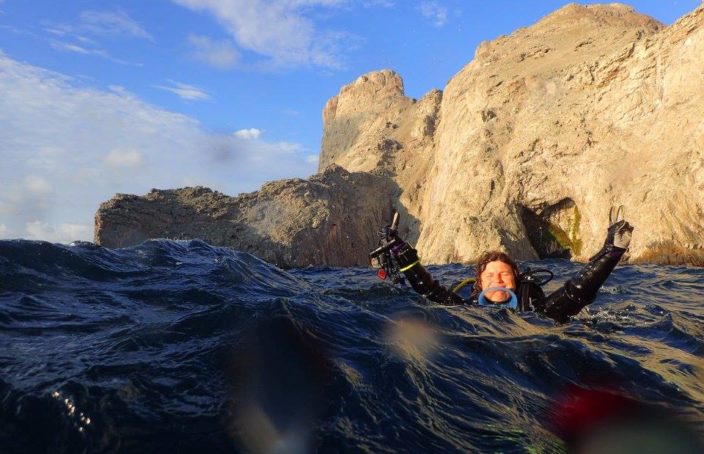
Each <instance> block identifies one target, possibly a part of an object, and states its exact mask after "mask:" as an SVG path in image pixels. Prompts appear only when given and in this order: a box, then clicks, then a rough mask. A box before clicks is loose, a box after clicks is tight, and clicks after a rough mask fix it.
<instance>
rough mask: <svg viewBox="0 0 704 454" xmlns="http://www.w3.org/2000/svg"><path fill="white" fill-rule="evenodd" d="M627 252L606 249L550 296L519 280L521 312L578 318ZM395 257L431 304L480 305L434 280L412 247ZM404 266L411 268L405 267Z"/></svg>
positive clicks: (564, 319) (560, 320)
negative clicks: (576, 316) (575, 316)
mask: <svg viewBox="0 0 704 454" xmlns="http://www.w3.org/2000/svg"><path fill="white" fill-rule="evenodd" d="M624 252H626V250H625V249H621V248H619V247H616V246H614V245H612V244H607V245H605V246H604V247H603V248H602V249H601V250H600V251H599V253H597V254H596V255H595V256H594V257H592V258H591V260H590V261H589V263H587V264H586V265H585V266H584V268H583V269H582V270H581V271H580V272H579V273H578V274H577V275H576V276H574V277H573V278H571V279H569V280H568V281H567V282H565V285H563V286H562V287H560V288H559V289H558V290H556V291H554V292H553V293H551V294H550V295H548V296H545V294H544V293H543V291H542V289H541V288H540V287H539V286H538V285H537V284H535V283H533V282H531V281H530V279H519V281H518V282H517V286H518V288H517V291H516V296H517V297H518V307H517V309H518V310H519V311H535V312H538V313H541V314H544V315H546V316H547V317H550V318H551V319H553V320H555V321H556V322H558V323H565V322H567V321H568V320H569V317H571V316H573V315H576V314H577V313H579V311H581V310H582V308H583V307H584V306H586V305H588V304H590V303H591V302H592V301H594V298H596V295H597V292H598V291H599V288H600V287H601V285H602V284H603V283H604V281H606V279H607V278H608V277H609V275H610V274H611V271H612V270H613V269H614V267H616V265H617V264H618V262H619V260H621V256H622V255H623V254H624ZM394 255H395V256H396V257H397V260H398V262H399V264H401V266H402V267H403V268H402V269H403V274H404V275H405V276H406V278H407V279H408V281H409V282H410V284H411V286H412V287H413V289H414V290H415V291H416V292H418V293H420V294H421V295H423V296H424V297H426V298H428V299H429V300H431V301H433V302H435V303H439V304H445V305H453V306H454V305H459V304H472V305H477V304H478V302H477V297H478V295H477V296H475V297H474V298H472V299H470V300H466V299H464V298H462V297H461V296H459V295H458V294H456V293H454V292H452V291H450V290H448V289H447V288H445V287H443V286H442V285H440V283H439V282H438V281H437V280H435V279H433V277H432V276H431V275H430V273H428V271H427V270H426V269H425V268H424V267H423V265H421V264H420V263H419V262H418V254H417V252H416V250H415V249H413V248H412V247H411V246H409V245H407V244H405V245H404V247H402V248H399V249H397V250H396V251H395V253H394ZM404 264H407V265H406V266H404ZM477 278H478V277H477Z"/></svg>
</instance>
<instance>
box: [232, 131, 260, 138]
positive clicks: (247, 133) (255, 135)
mask: <svg viewBox="0 0 704 454" xmlns="http://www.w3.org/2000/svg"><path fill="white" fill-rule="evenodd" d="M261 135H262V131H261V130H260V129H257V128H249V129H240V130H239V131H235V132H234V136H235V137H239V138H240V139H248V140H249V139H258V138H259V137H260V136H261Z"/></svg>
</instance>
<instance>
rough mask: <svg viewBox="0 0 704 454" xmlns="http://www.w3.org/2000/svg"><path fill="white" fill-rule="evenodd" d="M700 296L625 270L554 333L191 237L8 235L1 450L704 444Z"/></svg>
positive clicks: (641, 271)
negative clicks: (107, 244) (133, 242)
mask: <svg viewBox="0 0 704 454" xmlns="http://www.w3.org/2000/svg"><path fill="white" fill-rule="evenodd" d="M523 265H530V266H533V267H535V266H539V267H543V268H548V269H550V270H552V271H553V272H554V273H555V275H556V279H555V280H554V281H552V282H550V283H548V284H547V285H546V290H547V291H548V292H549V291H550V290H554V289H556V288H557V287H558V286H559V285H561V283H562V282H564V280H565V279H566V278H567V277H568V276H569V275H571V274H573V273H575V272H576V271H578V270H579V267H580V265H579V264H574V263H570V262H568V261H564V260H550V261H543V262H540V263H533V264H523ZM429 270H430V271H431V272H432V273H433V275H434V276H435V277H436V278H438V279H439V280H440V281H441V282H443V283H446V284H448V285H449V284H451V283H452V282H454V281H457V280H459V279H461V278H463V277H466V276H467V275H468V273H470V274H471V272H470V271H469V270H467V269H466V268H464V267H462V266H458V265H448V266H440V267H432V266H431V267H429ZM703 293H704V269H697V268H687V267H672V266H648V265H642V266H630V265H624V266H620V267H618V268H617V269H616V270H615V271H614V273H613V274H612V276H611V277H610V278H609V280H608V281H607V283H606V285H605V286H604V287H603V288H602V290H601V292H600V295H599V297H598V298H597V301H596V302H595V303H594V304H592V306H590V310H589V313H582V314H580V316H579V317H578V318H577V319H576V320H573V321H571V322H570V323H568V324H565V325H561V326H558V325H555V324H554V323H553V322H552V321H550V320H547V319H544V318H542V317H540V316H538V315H536V314H530V313H529V314H516V313H514V312H511V311H510V310H508V309H500V308H499V309H494V308H475V307H444V306H439V305H435V304H431V303H428V302H427V301H425V300H424V299H423V298H422V297H420V296H418V295H417V294H415V293H414V292H413V290H411V289H410V288H409V287H403V286H392V285H390V284H389V283H388V282H385V281H380V280H379V279H377V278H376V276H375V273H374V270H373V269H371V268H306V269H297V270H288V271H285V270H281V269H279V268H277V267H275V266H273V265H271V264H268V263H266V262H264V261H262V260H260V259H258V258H256V257H254V256H252V255H250V254H247V253H244V252H237V251H232V250H229V249H226V248H218V247H213V246H210V245H208V244H206V243H204V242H201V241H149V242H146V243H144V244H142V245H140V246H137V247H132V248H126V249H118V250H111V249H105V248H102V247H98V246H95V245H93V244H90V243H77V244H73V245H70V246H64V245H53V244H49V243H44V242H30V241H0V452H2V453H7V452H10V453H12V452H23V453H25V452H51V453H81V452H121V453H122V452H271V453H279V452H280V453H289V452H293V453H305V452H374V453H377V452H379V453H383V452H529V453H537V452H566V451H576V450H578V449H582V450H583V452H598V451H599V450H601V451H602V452H604V446H616V447H617V448H618V447H621V448H623V450H621V451H616V452H628V451H627V450H626V449H627V448H631V449H640V448H638V446H639V444H640V445H641V446H642V445H643V444H645V445H646V446H648V447H650V448H657V447H658V446H660V445H662V446H660V447H661V448H662V447H664V448H665V449H666V450H665V451H655V452H696V451H697V450H698V449H699V448H701V446H702V445H701V439H702V434H704V363H703V359H702V358H703V356H704V298H703V297H702V294H703ZM634 447H635V448H634ZM588 448H591V449H592V451H589V449H588ZM594 449H596V451H595V450H594ZM631 452H638V451H631ZM640 452H642V451H640Z"/></svg>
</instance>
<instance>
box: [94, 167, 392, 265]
mask: <svg viewBox="0 0 704 454" xmlns="http://www.w3.org/2000/svg"><path fill="white" fill-rule="evenodd" d="M398 192H399V190H398V188H395V187H394V186H393V183H392V182H391V181H390V180H389V179H388V178H384V177H380V176H376V175H373V174H369V173H350V172H347V171H346V170H344V169H343V168H342V167H339V166H335V165H332V166H330V167H328V168H327V169H326V170H325V171H324V172H322V173H321V174H319V175H316V176H314V177H312V178H310V179H309V180H301V179H292V180H282V181H275V182H272V183H267V184H265V185H264V186H262V188H261V190H259V191H257V192H253V193H250V194H244V195H241V196H239V197H229V196H226V195H224V194H222V193H219V192H214V191H212V190H210V189H207V188H203V187H196V188H185V189H176V190H161V191H160V190H152V191H151V192H150V193H149V194H147V195H146V196H143V197H138V196H134V195H125V194H118V195H116V196H115V197H113V198H112V199H110V200H109V201H107V202H105V203H103V204H102V205H101V206H100V208H99V210H98V213H97V214H96V217H95V241H96V243H98V244H101V245H103V246H107V247H123V246H130V245H135V244H139V243H141V242H142V241H144V240H147V239H150V238H170V239H191V238H201V239H203V240H205V241H207V242H208V243H211V244H215V245H220V246H229V247H231V248H234V249H238V250H242V251H248V252H251V253H253V254H255V255H257V256H259V257H261V258H263V259H264V260H267V261H269V262H271V263H275V264H277V265H279V266H283V267H301V266H307V265H320V264H327V265H335V266H349V265H355V264H362V263H368V255H367V254H368V252H369V248H370V245H374V244H376V241H377V238H376V231H375V228H378V226H380V225H382V223H383V219H384V217H388V213H389V211H390V205H389V200H387V199H385V198H379V197H376V196H375V193H384V194H390V195H391V196H392V197H393V196H395V195H396V194H398Z"/></svg>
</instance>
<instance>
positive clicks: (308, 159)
mask: <svg viewBox="0 0 704 454" xmlns="http://www.w3.org/2000/svg"><path fill="white" fill-rule="evenodd" d="M319 159H320V156H319V155H317V154H309V155H308V156H306V162H307V163H310V164H315V165H318V160H319Z"/></svg>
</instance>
